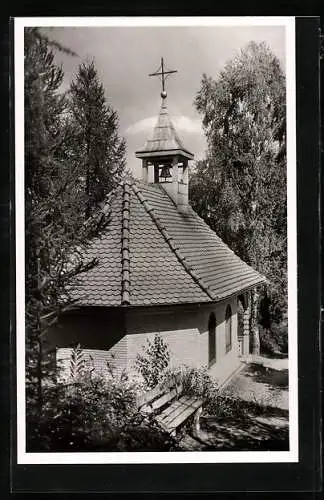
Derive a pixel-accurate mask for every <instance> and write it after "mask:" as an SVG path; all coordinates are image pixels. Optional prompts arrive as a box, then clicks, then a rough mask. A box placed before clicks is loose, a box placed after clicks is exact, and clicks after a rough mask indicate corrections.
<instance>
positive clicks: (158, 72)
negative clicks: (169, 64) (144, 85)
mask: <svg viewBox="0 0 324 500" xmlns="http://www.w3.org/2000/svg"><path fill="white" fill-rule="evenodd" d="M171 73H178V71H177V70H175V69H173V70H170V71H165V69H164V60H163V57H161V64H160V66H159V68H158V69H157V70H156V72H155V73H150V74H149V76H161V77H162V78H161V81H162V92H161V97H162V99H165V98H166V96H167V92H166V90H165V80H166V79H167V77H168V76H169V75H171Z"/></svg>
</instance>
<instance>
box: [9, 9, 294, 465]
mask: <svg viewBox="0 0 324 500" xmlns="http://www.w3.org/2000/svg"><path fill="white" fill-rule="evenodd" d="M28 26H29V27H30V26H37V27H72V26H73V27H76V26H79V27H81V26H82V27H113V26H115V27H117V26H118V27H130V26H137V27H141V26H143V27H144V26H151V27H152V26H156V27H157V26H168V27H171V26H177V27H180V26H183V27H185V26H191V27H192V26H197V27H207V26H209V27H213V26H215V27H221V26H228V27H230V26H231V27H233V26H240V27H241V26H282V27H284V28H285V33H286V38H285V40H286V46H285V58H286V90H287V91H286V96H287V98H286V99H287V100H286V106H287V108H286V109H287V223H288V229H287V233H288V345H289V365H288V366H289V451H265V452H258V451H226V452H222V451H189V452H117V453H115V452H100V453H99V452H82V453H78V452H66V453H35V452H33V453H27V452H26V400H25V247H24V245H25V206H24V28H25V27H28ZM14 61H15V69H14V89H15V158H16V163H15V214H16V231H15V233H16V234H15V236H16V375H17V463H18V464H42V465H44V464H59V465H62V464H148V463H150V464H151V463H156V464H162V463H286V462H298V458H299V450H298V360H297V354H298V340H297V208H296V201H297V197H296V188H297V186H296V78H295V18H294V17H290V16H289V17H281V16H280V17H167V16H166V17H164V16H163V17H136V16H135V17H53V18H52V17H29V18H23V17H22V18H14Z"/></svg>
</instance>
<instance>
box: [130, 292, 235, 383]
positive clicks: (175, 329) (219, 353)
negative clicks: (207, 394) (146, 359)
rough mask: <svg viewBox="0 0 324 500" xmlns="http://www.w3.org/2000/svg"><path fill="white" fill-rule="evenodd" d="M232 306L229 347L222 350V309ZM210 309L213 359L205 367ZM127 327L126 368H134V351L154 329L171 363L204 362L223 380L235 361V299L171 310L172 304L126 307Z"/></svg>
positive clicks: (196, 364)
mask: <svg viewBox="0 0 324 500" xmlns="http://www.w3.org/2000/svg"><path fill="white" fill-rule="evenodd" d="M228 304H229V305H230V306H231V309H232V349H231V350H230V351H229V352H228V353H226V346H225V310H226V307H227V305H228ZM211 312H214V314H215V316H216V361H215V363H214V364H213V365H212V366H211V367H209V366H208V362H209V359H208V357H209V353H208V320H209V315H210V313H211ZM126 327H127V349H128V356H127V369H128V371H130V372H132V371H133V370H134V362H135V358H136V354H137V353H138V352H142V351H143V347H144V346H145V344H147V339H150V340H152V339H153V338H154V335H155V334H156V333H158V334H159V335H160V336H161V337H162V338H163V340H164V341H165V342H166V343H167V344H168V346H169V349H170V352H171V365H173V366H176V365H180V364H187V365H189V366H195V367H201V366H207V367H208V368H209V369H210V373H211V374H212V375H213V376H214V377H215V378H217V379H218V380H219V382H220V383H221V382H223V381H224V380H225V379H226V378H227V377H228V376H229V375H230V373H231V372H232V371H233V370H235V368H236V367H237V366H238V364H239V359H238V344H237V299H236V298H233V299H231V300H229V301H224V302H221V303H218V304H206V305H201V306H200V307H197V306H193V307H187V308H182V309H181V310H180V309H179V310H178V311H177V310H174V309H173V308H172V307H170V308H164V309H163V310H161V311H156V312H151V313H150V314H148V313H146V314H144V313H143V311H142V312H141V311H129V313H128V314H127V317H126Z"/></svg>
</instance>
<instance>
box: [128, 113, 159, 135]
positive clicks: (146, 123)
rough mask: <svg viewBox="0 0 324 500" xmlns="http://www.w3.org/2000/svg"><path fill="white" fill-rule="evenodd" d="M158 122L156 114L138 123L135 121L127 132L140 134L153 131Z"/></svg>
mask: <svg viewBox="0 0 324 500" xmlns="http://www.w3.org/2000/svg"><path fill="white" fill-rule="evenodd" d="M155 124H156V116H150V117H149V118H144V119H143V120H139V121H138V122H136V123H133V124H132V125H130V126H129V127H128V128H127V129H126V131H125V132H126V133H127V134H138V133H140V132H146V131H151V130H152V129H153V127H154V126H155Z"/></svg>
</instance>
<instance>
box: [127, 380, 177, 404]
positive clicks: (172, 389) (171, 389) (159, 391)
mask: <svg viewBox="0 0 324 500" xmlns="http://www.w3.org/2000/svg"><path fill="white" fill-rule="evenodd" d="M181 392H182V385H181V384H177V385H175V384H173V385H169V386H165V387H164V386H162V387H161V386H157V387H154V389H151V390H150V391H147V392H145V393H144V394H142V395H141V396H139V397H138V398H137V401H136V404H137V407H138V408H141V407H143V406H144V405H145V404H148V405H150V406H154V405H155V401H153V400H155V399H156V398H158V396H161V398H166V399H165V400H164V401H163V403H162V404H160V405H158V406H156V405H155V408H156V409H157V408H160V407H161V406H162V405H163V404H165V403H167V402H168V401H170V400H171V399H173V398H174V397H175V396H177V394H181ZM171 393H172V396H171V395H170V394H171ZM168 397H169V399H167V398H168ZM159 399H160V398H158V399H156V401H159ZM151 401H153V403H152V404H150V402H151Z"/></svg>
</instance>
